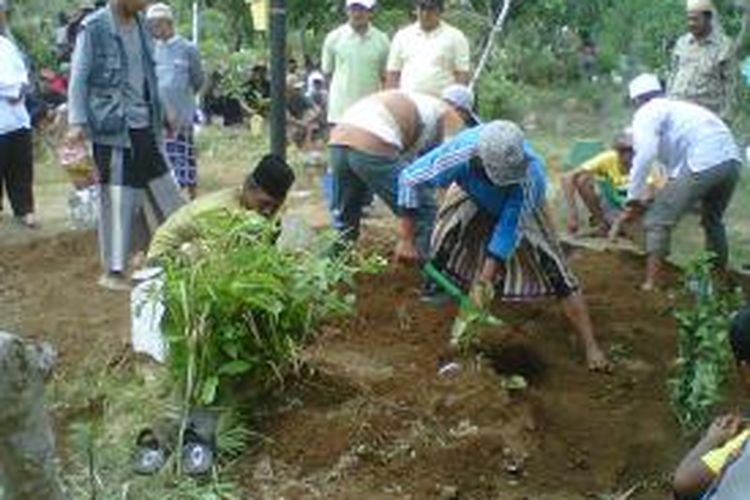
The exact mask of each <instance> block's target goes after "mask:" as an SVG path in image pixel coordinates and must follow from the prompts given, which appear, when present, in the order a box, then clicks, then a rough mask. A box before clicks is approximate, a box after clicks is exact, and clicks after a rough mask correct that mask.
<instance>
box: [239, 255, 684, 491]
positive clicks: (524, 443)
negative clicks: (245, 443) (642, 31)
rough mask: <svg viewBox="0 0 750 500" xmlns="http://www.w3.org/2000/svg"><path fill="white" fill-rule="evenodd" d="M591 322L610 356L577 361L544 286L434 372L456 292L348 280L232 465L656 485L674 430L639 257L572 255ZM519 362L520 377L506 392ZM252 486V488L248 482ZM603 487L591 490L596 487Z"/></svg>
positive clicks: (284, 477) (488, 486)
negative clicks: (302, 364) (250, 447)
mask: <svg viewBox="0 0 750 500" xmlns="http://www.w3.org/2000/svg"><path fill="white" fill-rule="evenodd" d="M572 262H573V265H574V268H575V269H576V271H577V272H578V274H579V277H580V279H581V281H582V282H583V283H584V284H585V291H586V295H587V297H588V299H589V305H590V307H591V313H592V316H593V320H594V323H595V325H596V328H597V333H598V335H599V337H600V338H601V339H602V341H603V343H604V345H605V346H606V347H607V348H608V350H609V351H610V353H611V355H612V357H613V358H614V359H615V360H616V361H617V369H616V371H615V373H614V374H612V375H598V374H591V373H589V372H587V370H586V369H585V368H584V366H583V364H582V354H581V352H579V351H578V350H576V349H575V348H574V347H573V346H572V342H571V338H572V337H571V335H572V331H571V328H570V326H569V324H568V322H567V321H566V319H565V317H564V315H563V314H562V311H561V308H560V306H559V305H558V304H557V303H556V302H555V301H543V302H533V303H523V304H512V305H505V306H502V307H500V308H499V309H498V311H497V314H498V315H499V316H500V317H501V318H503V319H504V320H505V321H506V323H507V326H505V327H503V328H501V329H499V331H496V332H492V333H490V334H489V335H488V336H486V337H484V338H483V340H482V348H481V351H482V352H481V354H480V355H479V356H478V357H477V358H471V359H464V360H463V362H462V365H463V369H462V370H461V371H459V372H457V373H456V372H454V373H450V374H448V375H442V376H441V375H438V368H439V366H440V365H441V363H442V362H443V361H444V359H445V357H446V355H447V354H448V350H447V346H448V335H449V331H450V326H451V323H452V319H453V316H454V314H455V306H448V307H441V308H433V307H430V306H427V305H424V304H422V303H420V302H419V300H418V294H417V289H418V285H419V279H418V277H417V276H416V273H415V272H413V271H411V270H405V269H400V270H391V271H390V272H388V273H386V274H384V275H381V276H376V277H367V278H363V279H362V280H360V283H359V289H358V301H357V310H356V315H355V316H353V317H352V318H349V319H345V320H342V321H339V322H336V323H334V324H332V325H329V326H328V327H327V328H326V329H325V330H324V332H323V334H322V335H321V337H320V338H319V340H318V341H317V342H316V344H315V346H313V347H312V348H311V349H310V351H309V352H308V356H307V358H308V359H307V365H308V367H309V370H310V371H311V372H312V373H308V374H307V375H306V376H305V377H303V379H302V380H301V381H298V382H297V383H296V384H295V385H294V386H293V387H292V388H291V389H290V390H288V391H287V393H286V397H285V399H284V403H283V404H281V405H279V408H280V409H279V410H278V411H277V412H275V413H273V414H272V416H270V417H269V418H267V419H266V427H265V428H264V429H263V433H264V434H265V435H266V436H267V437H268V438H269V440H270V441H269V442H268V444H265V445H263V446H261V447H260V448H259V449H258V450H256V451H255V453H254V454H252V455H251V456H250V457H248V458H247V460H246V462H245V463H243V464H242V466H241V468H240V474H239V476H240V477H242V478H244V481H245V484H246V486H247V491H248V492H252V493H254V494H255V495H256V496H257V498H264V497H267V498H270V497H272V496H273V497H278V496H284V497H286V498H488V499H490V498H492V499H498V498H499V499H506V498H507V499H523V498H528V499H540V498H542V499H544V498H546V499H568V498H570V499H574V498H575V499H577V498H599V497H597V495H599V494H607V493H609V494H614V493H618V492H619V493H623V492H625V491H627V490H630V489H631V488H632V487H637V492H638V493H637V494H635V495H634V496H631V497H629V498H644V499H652V498H665V497H666V495H667V494H668V483H667V478H668V475H669V473H670V472H671V471H672V469H673V467H674V466H675V464H676V462H677V461H678V460H679V458H680V455H681V454H682V452H683V451H684V447H685V446H686V443H684V442H683V440H682V438H681V435H680V431H679V429H678V427H677V426H676V424H675V421H674V419H673V416H672V413H671V410H670V408H669V406H668V403H667V400H666V378H667V376H668V372H669V369H670V365H671V362H672V359H673V357H674V353H675V349H676V345H675V324H674V320H673V319H672V316H671V314H670V313H671V307H672V304H671V301H670V300H669V299H668V298H667V297H665V296H662V295H660V294H653V295H644V294H643V293H642V292H640V291H638V290H637V284H638V283H639V279H640V278H641V276H642V263H641V262H640V260H639V259H637V258H634V257H631V256H627V255H616V254H601V253H599V254H597V253H591V252H581V253H578V254H576V255H573V256H572ZM509 375H523V376H524V377H525V379H526V380H527V381H528V383H529V388H528V389H526V390H522V391H514V392H509V391H508V390H506V389H505V388H504V381H506V380H507V376H509ZM253 498H255V497H253ZM602 498H603V497H602Z"/></svg>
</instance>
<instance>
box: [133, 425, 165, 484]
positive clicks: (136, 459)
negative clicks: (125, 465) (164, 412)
mask: <svg viewBox="0 0 750 500" xmlns="http://www.w3.org/2000/svg"><path fill="white" fill-rule="evenodd" d="M168 456H169V450H168V449H167V447H166V443H164V441H163V440H162V439H160V438H159V436H157V434H156V433H155V432H154V431H153V429H149V428H147V429H143V430H142V431H141V432H140V433H139V434H138V438H137V439H136V450H135V453H133V472H135V473H136V474H138V475H141V476H153V475H154V474H156V473H157V472H159V471H160V470H161V469H162V467H164V464H166V463H167V457H168Z"/></svg>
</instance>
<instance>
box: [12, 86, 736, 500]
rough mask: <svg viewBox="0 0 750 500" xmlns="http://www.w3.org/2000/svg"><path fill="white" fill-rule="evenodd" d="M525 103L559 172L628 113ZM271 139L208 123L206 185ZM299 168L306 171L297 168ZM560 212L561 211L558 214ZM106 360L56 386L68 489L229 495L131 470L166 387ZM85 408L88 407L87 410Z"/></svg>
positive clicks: (54, 224) (224, 182)
mask: <svg viewBox="0 0 750 500" xmlns="http://www.w3.org/2000/svg"><path fill="white" fill-rule="evenodd" d="M529 102H531V103H532V107H531V109H530V110H529V112H528V113H527V114H526V116H525V117H524V120H523V121H524V125H525V126H526V127H527V130H529V134H530V137H531V139H532V142H533V143H534V145H535V147H536V148H537V149H538V150H539V151H540V152H541V153H542V154H543V155H544V156H545V157H546V158H547V159H548V162H549V165H550V172H551V176H552V177H553V179H555V178H557V177H558V176H559V173H560V172H561V170H562V165H563V163H564V159H565V158H566V156H567V154H568V152H569V150H570V147H571V146H572V144H573V143H574V142H575V141H576V140H577V139H583V138H593V139H599V140H602V141H604V142H605V143H606V142H608V141H609V140H611V138H612V137H613V136H614V135H615V134H616V132H617V131H618V130H620V129H621V128H622V127H623V126H624V125H626V124H627V122H628V119H629V110H628V109H626V107H625V105H624V102H623V100H622V99H621V96H620V95H619V93H618V92H617V91H615V90H613V89H610V88H602V87H586V88H575V89H571V90H570V91H559V90H556V91H533V92H531V93H530V98H529ZM266 143H267V140H266V135H265V133H263V132H262V131H260V132H255V133H253V132H251V131H248V130H247V129H243V128H234V129H221V128H218V127H207V128H205V129H203V130H202V131H201V133H200V134H199V136H198V144H199V151H200V155H201V156H200V165H201V183H202V188H201V189H202V191H203V192H206V191H212V190H215V189H217V188H220V187H224V186H230V185H237V184H239V183H240V182H241V180H242V179H243V177H244V175H245V173H246V172H247V170H248V169H249V168H251V166H252V165H254V164H255V162H256V160H257V159H258V158H260V157H261V156H262V155H263V154H265V152H266V151H267V147H266ZM37 149H38V151H37V177H36V179H37V183H36V194H37V199H38V206H39V212H40V219H41V222H42V224H43V226H44V229H43V230H42V231H43V232H42V234H54V233H57V232H60V231H64V230H66V228H67V222H66V212H65V206H66V197H67V193H68V191H69V190H68V185H67V181H66V179H65V177H64V174H63V172H62V171H61V170H60V169H59V168H58V167H57V166H56V165H55V163H54V161H53V159H52V155H51V152H50V151H51V150H50V149H49V147H46V146H44V144H42V143H40V145H39V147H38V148H37ZM290 157H291V159H292V162H293V163H295V164H297V165H299V164H300V163H301V161H300V155H299V154H296V153H292V154H291V156H290ZM298 171H300V173H302V167H301V166H299V168H298ZM303 177H304V178H305V179H306V186H308V188H309V189H315V186H317V185H318V183H316V182H313V181H314V178H313V177H314V176H309V175H303ZM553 192H554V191H553ZM557 201H558V202H559V199H558V200H557ZM748 210H750V181H749V180H747V179H743V181H742V183H741V185H740V188H739V191H738V192H737V194H736V195H735V198H734V201H733V203H732V206H731V208H730V212H729V215H728V225H729V232H730V240H731V248H732V262H733V263H734V264H735V265H737V264H741V263H743V262H750V245H748V243H750V242H749V241H748V240H749V238H750V227H748V223H747V218H746V215H745V214H747V213H748ZM559 213H560V215H561V217H562V211H560V212H559ZM697 228H698V226H697V220H696V219H695V217H689V218H687V219H686V220H685V221H684V222H683V224H682V225H681V226H680V228H679V230H678V231H677V234H676V235H675V238H674V250H675V258H676V259H677V260H678V261H679V262H685V261H687V260H689V258H690V256H692V255H695V254H696V253H697V252H698V251H699V249H700V248H701V245H702V233H701V231H700V230H698V229H697ZM4 230H5V228H4ZM9 231H10V232H9V233H6V234H11V235H12V234H16V236H17V237H18V238H19V239H20V240H23V239H24V238H27V237H28V236H27V235H26V233H20V232H16V233H13V231H19V230H18V229H13V230H9ZM33 237H38V235H35V236H33ZM6 241H8V240H6ZM105 364H106V361H105V360H103V359H99V358H97V357H96V356H92V357H91V359H89V360H87V362H86V363H82V366H79V367H77V369H76V371H75V373H71V374H68V376H66V377H65V378H64V379H59V380H57V381H56V382H55V383H54V384H53V387H52V390H51V395H52V400H53V408H54V411H55V415H56V416H58V417H59V416H62V421H60V422H58V424H59V426H60V427H59V429H58V438H59V440H60V442H61V449H62V455H63V463H64V473H65V477H66V484H67V485H68V487H69V488H70V491H71V496H72V497H73V498H87V497H90V491H91V489H92V485H95V488H96V489H97V491H98V492H99V498H144V499H150V498H153V499H157V498H158V499H169V498H175V499H177V498H180V499H190V498H202V499H203V498H219V497H221V496H220V493H221V494H226V495H227V496H231V493H232V486H231V485H229V484H223V483H220V482H218V481H214V482H211V481H209V482H208V483H203V484H198V483H195V482H191V481H180V482H175V480H174V477H172V476H171V475H169V474H167V475H163V476H159V477H157V478H153V479H142V478H133V477H132V475H131V474H130V472H129V469H130V467H129V456H130V452H131V447H132V443H133V439H134V437H135V436H134V433H135V432H136V431H137V429H139V428H141V427H142V426H143V425H144V424H145V423H148V422H150V421H152V420H153V419H154V418H155V417H157V416H158V415H160V414H163V413H164V412H165V411H166V408H165V403H164V402H165V401H167V400H169V399H170V398H169V388H168V387H166V386H165V385H164V383H163V382H162V381H160V380H159V377H154V376H153V374H149V373H143V372H138V371H136V373H135V375H134V374H133V373H132V370H122V371H121V370H118V369H117V368H114V369H113V368H111V367H105ZM82 407H83V408H85V410H83V411H81V408H82ZM71 408H72V409H73V410H71ZM58 420H60V419H59V418H58ZM91 459H93V462H92V461H91ZM92 463H93V469H91V467H90V465H91V464H92ZM92 481H93V483H92ZM238 497H239V496H238ZM222 498H226V496H223V497H222Z"/></svg>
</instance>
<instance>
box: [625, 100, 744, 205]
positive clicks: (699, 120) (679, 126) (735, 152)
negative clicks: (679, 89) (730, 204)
mask: <svg viewBox="0 0 750 500" xmlns="http://www.w3.org/2000/svg"><path fill="white" fill-rule="evenodd" d="M632 128H633V147H634V149H635V158H633V166H632V168H631V170H630V182H629V184H628V200H643V199H644V198H645V195H646V187H647V184H648V182H647V181H648V175H649V171H650V168H651V164H652V163H653V161H654V160H655V159H658V160H659V161H660V162H661V163H662V164H663V165H664V167H665V168H666V174H667V176H668V177H669V178H670V179H675V178H677V177H680V176H683V175H687V174H690V173H698V172H703V171H704V170H708V169H710V168H712V167H715V166H717V165H719V164H721V163H724V162H726V161H729V160H740V151H739V148H738V147H737V143H736V142H735V140H734V137H733V135H732V132H731V131H730V130H729V127H727V126H726V124H724V122H723V121H721V119H720V118H719V117H718V116H716V115H715V114H713V113H712V112H711V111H709V110H707V109H705V108H702V107H701V106H698V105H696V104H692V103H689V102H684V101H677V100H672V99H667V98H661V97H660V98H656V99H652V100H651V101H649V102H648V103H646V104H644V105H643V106H641V108H640V109H639V110H638V111H637V112H636V113H635V116H634V117H633V125H632Z"/></svg>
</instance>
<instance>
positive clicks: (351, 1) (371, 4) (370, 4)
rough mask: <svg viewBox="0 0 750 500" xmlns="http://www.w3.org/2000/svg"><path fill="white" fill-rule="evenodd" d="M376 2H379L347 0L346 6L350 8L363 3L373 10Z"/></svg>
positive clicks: (363, 5)
mask: <svg viewBox="0 0 750 500" xmlns="http://www.w3.org/2000/svg"><path fill="white" fill-rule="evenodd" d="M376 3H378V2H377V0H346V8H347V9H348V8H349V7H351V6H353V5H361V6H362V7H364V8H365V9H367V10H372V9H373V8H374V7H375V4H376Z"/></svg>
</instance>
